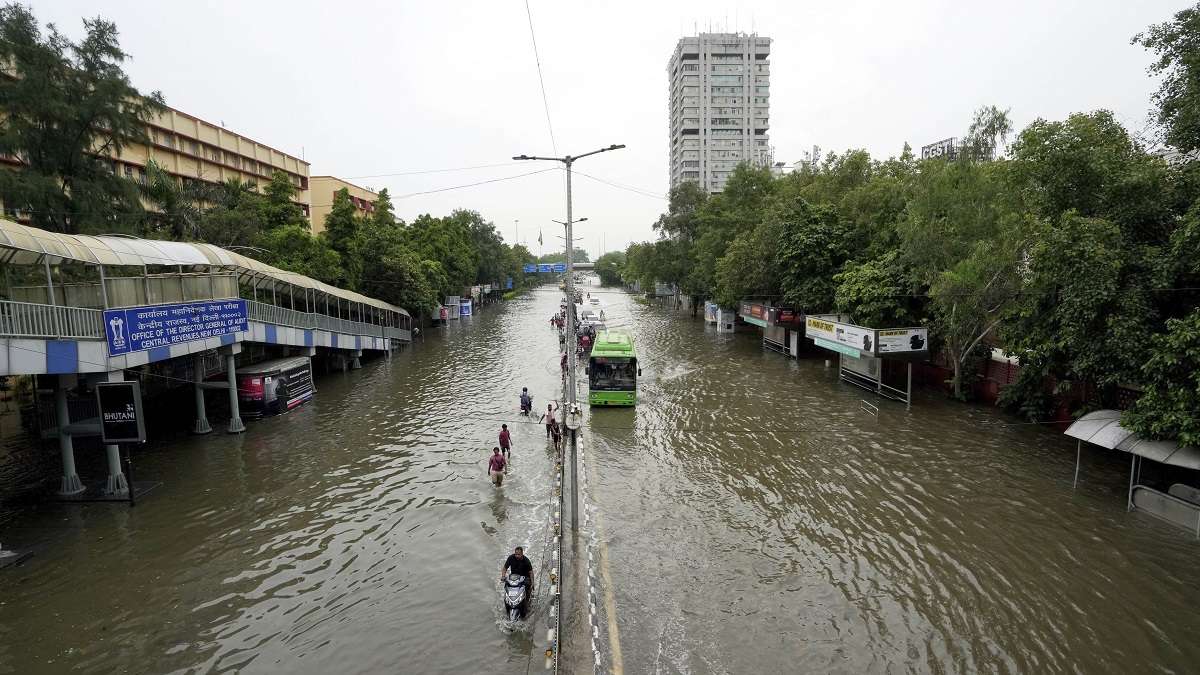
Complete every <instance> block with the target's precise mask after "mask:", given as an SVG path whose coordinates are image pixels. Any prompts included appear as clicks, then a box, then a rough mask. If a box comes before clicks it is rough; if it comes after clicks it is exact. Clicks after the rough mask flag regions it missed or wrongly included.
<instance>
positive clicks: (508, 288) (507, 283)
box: [504, 277, 512, 291]
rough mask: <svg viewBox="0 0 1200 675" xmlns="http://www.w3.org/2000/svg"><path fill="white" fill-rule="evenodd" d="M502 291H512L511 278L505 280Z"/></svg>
mask: <svg viewBox="0 0 1200 675" xmlns="http://www.w3.org/2000/svg"><path fill="white" fill-rule="evenodd" d="M504 290H506V291H511V290H512V277H508V278H507V279H505V280H504Z"/></svg>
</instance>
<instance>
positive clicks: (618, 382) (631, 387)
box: [588, 356, 637, 391]
mask: <svg viewBox="0 0 1200 675" xmlns="http://www.w3.org/2000/svg"><path fill="white" fill-rule="evenodd" d="M588 384H589V385H590V386H591V388H592V390H594V391H635V390H636V389H637V359H632V358H620V357H616V358H614V357H598V356H594V357H592V359H591V364H590V368H589V373H588Z"/></svg>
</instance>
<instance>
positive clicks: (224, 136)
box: [5, 108, 312, 220]
mask: <svg viewBox="0 0 1200 675" xmlns="http://www.w3.org/2000/svg"><path fill="white" fill-rule="evenodd" d="M148 126H149V129H148V134H147V135H148V136H149V139H150V143H149V145H144V144H142V143H130V144H128V145H126V146H125V147H123V148H122V149H121V154H120V155H119V156H114V157H113V170H114V171H116V172H117V173H118V174H119V175H124V176H125V177H127V178H129V179H131V180H138V181H145V180H146V162H147V160H150V159H153V160H154V161H155V162H156V163H158V165H159V166H161V167H163V168H164V169H165V170H166V171H167V172H168V173H170V174H171V175H173V176H176V177H178V178H180V179H181V180H185V181H187V180H203V181H208V182H210V183H222V182H224V181H226V180H228V179H230V178H238V179H240V180H242V181H244V182H250V183H252V184H254V185H255V186H256V187H258V189H260V190H261V189H262V188H263V187H265V186H266V184H267V183H269V182H270V181H271V176H272V174H274V172H276V171H282V172H284V173H285V174H287V176H288V178H289V179H290V180H291V181H292V183H293V184H294V185H295V186H296V196H295V197H294V199H295V202H296V204H297V205H299V206H300V208H301V209H303V211H304V214H305V215H306V216H308V215H309V214H310V204H311V203H312V202H311V201H310V199H309V185H308V162H305V161H304V160H302V159H299V158H297V157H293V156H292V155H289V154H287V153H284V152H280V151H279V150H276V149H274V148H272V147H270V146H268V145H263V144H262V143H259V142H258V141H255V140H253V139H250V138H247V137H246V136H243V135H241V134H237V133H234V132H232V131H229V130H228V129H226V128H224V127H222V126H219V125H216V124H212V123H210V122H205V121H204V120H202V119H200V118H198V117H193V116H191V115H188V114H187V113H184V112H181V111H179V110H175V109H174V108H166V109H164V110H163V112H161V113H159V114H158V115H156V116H155V118H154V119H153V120H152V121H151V122H150V123H149V125H148ZM17 165H18V166H19V163H17ZM5 212H6V213H7V215H8V216H9V217H14V218H16V219H18V220H26V219H25V218H22V217H21V216H22V214H20V213H18V212H14V211H12V210H11V209H7V208H6V209H5Z"/></svg>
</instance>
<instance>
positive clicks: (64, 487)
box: [54, 375, 84, 496]
mask: <svg viewBox="0 0 1200 675" xmlns="http://www.w3.org/2000/svg"><path fill="white" fill-rule="evenodd" d="M74 381H75V376H74V375H60V376H59V378H58V383H57V386H56V387H55V389H54V411H55V413H56V415H57V418H58V449H59V450H60V451H61V452H62V463H63V475H62V483H61V484H60V486H59V490H58V494H60V495H63V496H67V495H77V494H79V493H80V492H83V490H84V488H83V482H82V481H80V480H79V474H78V473H76V472H75V445H74V444H73V443H72V442H71V434H70V433H69V432H68V431H67V425H69V424H70V423H71V416H70V412H69V411H68V409H67V387H68V386H70V384H71V383H73V382H74Z"/></svg>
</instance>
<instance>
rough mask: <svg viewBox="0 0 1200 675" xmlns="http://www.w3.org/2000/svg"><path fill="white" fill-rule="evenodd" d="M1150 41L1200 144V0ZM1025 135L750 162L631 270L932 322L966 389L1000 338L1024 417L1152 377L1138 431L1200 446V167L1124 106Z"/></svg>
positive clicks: (694, 205)
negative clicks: (1158, 145) (1138, 133)
mask: <svg viewBox="0 0 1200 675" xmlns="http://www.w3.org/2000/svg"><path fill="white" fill-rule="evenodd" d="M1135 42H1137V43H1140V44H1142V45H1144V46H1146V47H1147V48H1149V49H1151V50H1152V51H1153V52H1154V53H1155V54H1156V55H1157V57H1158V60H1157V61H1156V62H1155V64H1154V66H1153V67H1152V69H1151V70H1152V71H1153V72H1154V73H1156V74H1162V75H1164V76H1165V77H1164V80H1163V85H1162V88H1161V89H1160V90H1159V92H1158V94H1157V96H1156V98H1155V103H1156V105H1157V110H1158V119H1159V121H1160V122H1161V124H1162V126H1163V133H1164V137H1165V139H1166V140H1167V141H1168V142H1170V143H1171V144H1172V145H1174V146H1176V147H1177V148H1178V149H1180V150H1183V151H1195V150H1200V112H1197V111H1200V5H1198V6H1196V7H1192V8H1189V9H1186V10H1184V11H1181V12H1179V13H1178V14H1176V15H1175V17H1174V19H1173V20H1172V21H1170V22H1168V23H1164V24H1161V25H1158V26H1154V27H1151V28H1150V29H1149V30H1148V31H1147V32H1146V33H1144V34H1141V35H1139V36H1137V37H1136V38H1135ZM1012 132H1013V127H1012V124H1011V122H1010V121H1009V116H1008V111H1007V110H1003V109H1000V108H997V107H995V106H987V107H983V108H980V109H979V110H978V111H977V112H976V114H975V116H974V119H973V120H971V122H970V124H969V126H968V128H967V131H966V133H965V134H964V142H963V144H962V146H961V147H960V148H958V152H957V153H956V154H955V155H954V156H953V157H951V158H939V159H928V160H917V159H915V158H914V157H913V155H912V151H911V150H910V149H909V147H908V146H907V145H905V146H904V148H903V150H902V151H901V152H900V154H899V156H897V157H893V158H890V159H887V160H882V161H880V160H876V159H873V158H872V157H871V156H870V155H869V154H868V153H867V152H865V151H862V150H849V151H847V152H845V153H842V154H830V155H828V156H827V157H826V158H824V159H823V160H822V161H821V162H819V163H817V164H815V165H811V166H805V167H803V168H802V169H800V170H798V171H796V172H793V173H791V174H788V175H785V176H782V177H778V178H772V177H771V176H770V174H769V173H767V172H766V170H764V169H755V168H751V167H748V166H741V167H739V168H738V169H737V170H735V171H734V173H733V174H732V175H731V177H730V180H729V181H728V183H727V185H726V188H725V190H724V191H723V192H722V193H721V194H718V195H711V196H710V195H707V194H705V193H704V191H703V190H702V189H701V188H700V186H698V185H695V184H690V183H689V184H683V185H680V186H678V187H676V188H674V189H673V190H672V191H671V195H670V200H669V203H668V208H667V211H666V212H665V213H663V214H662V216H660V217H659V218H658V220H657V221H656V222H655V223H654V224H653V227H654V229H655V231H656V232H657V233H658V235H659V238H658V239H657V240H656V241H651V242H644V243H636V244H633V245H631V246H630V247H629V249H628V250H627V252H626V260H625V262H624V265H623V266H622V267H621V275H622V277H623V279H624V280H625V281H626V282H627V283H634V282H637V283H639V284H640V285H641V287H642V288H646V289H648V288H651V287H652V284H654V283H655V282H665V283H674V284H676V285H677V288H679V289H680V291H681V292H683V293H685V294H690V295H693V299H694V300H695V301H697V302H699V301H700V300H715V301H717V302H720V303H721V304H723V305H726V306H729V305H733V304H735V303H736V302H738V301H739V300H742V299H747V298H758V299H767V300H771V301H773V302H778V303H782V304H789V305H792V306H793V307H796V308H797V309H801V310H804V311H807V312H829V311H837V312H839V313H843V314H849V315H851V316H852V317H853V318H854V319H855V320H856V321H858V322H859V323H863V324H867V325H871V326H879V327H900V326H908V325H913V324H925V325H929V326H930V327H931V328H932V331H933V343H934V344H935V345H936V347H937V350H938V352H937V353H938V356H939V359H940V360H941V362H942V363H944V364H945V365H947V366H948V367H950V368H951V369H952V371H953V373H954V375H953V378H952V389H953V391H954V392H955V394H956V395H959V396H963V397H965V396H967V395H968V394H969V392H970V384H971V381H970V378H971V376H972V375H971V374H972V373H975V372H977V370H978V369H977V368H976V366H977V364H978V360H979V359H982V358H986V356H987V354H988V352H989V351H990V349H992V348H994V347H1000V348H1002V349H1004V350H1005V351H1007V352H1008V353H1010V354H1012V355H1014V356H1016V357H1018V359H1019V360H1020V363H1021V366H1022V368H1021V371H1020V372H1021V375H1020V377H1019V379H1018V381H1017V383H1016V384H1015V385H1012V386H1010V387H1008V388H1006V389H1005V390H1004V391H1003V392H1002V396H1001V402H1002V403H1003V404H1004V405H1006V406H1009V407H1010V408H1012V409H1013V410H1018V411H1020V412H1022V413H1024V414H1026V415H1028V416H1030V417H1032V418H1035V419H1042V418H1045V416H1046V415H1047V414H1048V413H1049V412H1050V409H1051V408H1052V407H1053V403H1054V394H1056V393H1059V392H1063V391H1067V390H1072V391H1076V392H1084V393H1085V396H1084V398H1083V400H1082V401H1079V402H1078V405H1079V407H1080V408H1081V409H1082V408H1088V407H1096V406H1114V405H1118V402H1119V398H1120V397H1119V392H1120V390H1121V389H1129V388H1133V389H1134V390H1138V391H1141V392H1142V393H1141V396H1140V398H1138V400H1137V402H1136V403H1135V404H1134V406H1133V407H1132V409H1131V410H1130V411H1129V412H1128V413H1127V414H1126V418H1125V421H1126V423H1127V424H1129V425H1130V426H1131V427H1132V428H1134V429H1137V430H1139V431H1141V432H1143V433H1146V434H1149V435H1151V436H1154V437H1160V438H1161V437H1178V438H1180V439H1181V440H1182V441H1184V442H1187V443H1192V444H1196V443H1198V442H1200V426H1197V424H1198V422H1197V421H1198V420H1200V375H1197V373H1200V343H1198V342H1197V340H1198V339H1200V338H1198V337H1197V336H1198V335H1200V309H1198V307H1200V292H1198V291H1197V290H1196V289H1197V288H1200V162H1194V161H1193V162H1188V161H1185V162H1183V163H1179V164H1169V163H1168V162H1166V161H1164V160H1163V159H1162V158H1161V157H1160V156H1158V155H1156V154H1154V153H1152V152H1150V151H1149V150H1148V148H1146V147H1145V146H1143V144H1142V143H1141V142H1140V141H1139V140H1138V139H1137V138H1135V137H1134V136H1132V135H1131V134H1130V133H1129V131H1128V130H1126V129H1125V128H1124V127H1122V125H1121V124H1120V123H1118V122H1117V121H1116V119H1115V118H1114V116H1113V114H1112V113H1110V112H1108V111H1106V110H1098V111H1094V112H1088V113H1077V114H1073V115H1071V116H1069V117H1068V118H1067V119H1065V120H1061V121H1056V120H1044V119H1038V120H1035V121H1034V122H1033V123H1031V124H1029V125H1028V126H1027V127H1026V128H1024V129H1023V130H1021V131H1020V133H1019V134H1017V136H1016V137H1015V139H1013V142H1012V145H1011V146H1009V145H1007V143H1008V141H1009V137H1010V135H1011V134H1012ZM1051 385H1053V387H1052V388H1051Z"/></svg>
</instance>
